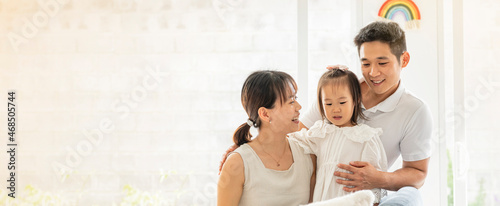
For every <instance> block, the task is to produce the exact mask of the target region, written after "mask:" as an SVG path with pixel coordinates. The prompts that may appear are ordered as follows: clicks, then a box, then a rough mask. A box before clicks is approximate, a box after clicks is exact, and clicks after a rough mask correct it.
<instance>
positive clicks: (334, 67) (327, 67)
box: [326, 64, 349, 70]
mask: <svg viewBox="0 0 500 206" xmlns="http://www.w3.org/2000/svg"><path fill="white" fill-rule="evenodd" d="M326 69H328V70H332V69H341V70H349V67H347V66H345V65H341V64H337V65H328V66H326Z"/></svg>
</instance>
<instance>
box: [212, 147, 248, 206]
mask: <svg viewBox="0 0 500 206" xmlns="http://www.w3.org/2000/svg"><path fill="white" fill-rule="evenodd" d="M244 183H245V170H244V165H243V159H241V156H240V154H238V153H233V154H231V155H229V157H228V158H227V161H226V163H225V164H224V166H223V167H222V171H221V174H220V177H219V182H218V183H217V205H218V206H225V205H231V206H232V205H238V203H239V202H240V198H241V194H242V193H243V184H244Z"/></svg>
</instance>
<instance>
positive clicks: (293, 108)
mask: <svg viewBox="0 0 500 206" xmlns="http://www.w3.org/2000/svg"><path fill="white" fill-rule="evenodd" d="M291 93H292V94H290V95H288V98H287V99H286V101H285V102H283V104H281V102H280V100H279V99H278V100H277V101H276V103H275V105H276V106H275V107H274V108H273V109H271V115H270V120H271V124H270V125H271V128H272V129H273V130H274V131H275V132H280V133H285V134H288V133H292V132H295V131H298V130H299V115H300V113H299V110H300V109H301V108H302V106H301V105H300V104H299V102H297V97H296V96H295V95H296V94H295V92H291Z"/></svg>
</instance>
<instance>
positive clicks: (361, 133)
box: [344, 124, 382, 143]
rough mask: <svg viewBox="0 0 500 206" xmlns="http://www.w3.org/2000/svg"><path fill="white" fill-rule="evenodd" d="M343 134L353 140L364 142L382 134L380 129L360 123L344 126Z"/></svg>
mask: <svg viewBox="0 0 500 206" xmlns="http://www.w3.org/2000/svg"><path fill="white" fill-rule="evenodd" d="M344 135H346V136H347V138H348V139H350V140H352V141H354V142H359V143H364V142H366V141H368V140H370V139H372V138H374V137H376V138H379V136H380V135H382V129H381V128H373V127H370V126H368V125H366V124H360V125H358V126H356V127H345V128H344Z"/></svg>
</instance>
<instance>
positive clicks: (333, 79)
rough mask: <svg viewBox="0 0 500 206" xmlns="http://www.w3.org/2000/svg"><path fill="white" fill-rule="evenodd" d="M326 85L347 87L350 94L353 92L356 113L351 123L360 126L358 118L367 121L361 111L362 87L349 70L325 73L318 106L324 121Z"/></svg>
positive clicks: (333, 70) (335, 70)
mask: <svg viewBox="0 0 500 206" xmlns="http://www.w3.org/2000/svg"><path fill="white" fill-rule="evenodd" d="M326 84H334V85H347V86H348V88H349V92H351V95H352V100H353V102H354V111H353V114H352V117H351V123H352V124H353V125H357V124H358V118H362V119H366V117H365V116H364V115H363V112H362V111H361V87H360V85H359V81H358V78H357V77H356V75H355V74H354V73H353V72H351V71H349V70H342V69H332V70H329V71H327V72H325V73H324V74H323V75H322V76H321V78H320V79H319V82H318V104H319V105H318V106H319V111H320V113H321V117H323V119H325V118H326V116H325V109H324V108H323V97H322V95H321V91H322V88H323V86H325V85H326Z"/></svg>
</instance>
